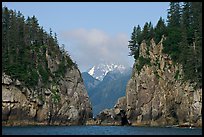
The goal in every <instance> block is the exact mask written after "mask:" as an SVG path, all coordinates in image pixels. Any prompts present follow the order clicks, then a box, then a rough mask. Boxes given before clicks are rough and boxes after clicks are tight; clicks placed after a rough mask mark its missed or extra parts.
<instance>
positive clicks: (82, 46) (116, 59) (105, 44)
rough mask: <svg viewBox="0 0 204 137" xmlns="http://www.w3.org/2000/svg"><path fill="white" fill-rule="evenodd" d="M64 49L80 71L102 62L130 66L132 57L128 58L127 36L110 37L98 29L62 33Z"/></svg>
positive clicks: (121, 34)
mask: <svg viewBox="0 0 204 137" xmlns="http://www.w3.org/2000/svg"><path fill="white" fill-rule="evenodd" d="M60 35H61V37H62V39H63V41H65V42H67V43H68V44H66V43H65V46H66V47H65V48H66V50H68V52H69V53H70V55H71V57H72V59H73V60H75V61H76V62H77V64H78V66H79V67H80V68H81V70H82V71H85V70H87V69H88V68H90V67H91V66H93V65H95V64H98V63H101V62H102V61H104V62H111V63H112V62H113V63H119V64H124V65H128V66H132V63H133V57H129V56H128V53H129V49H128V47H127V45H128V40H129V38H128V36H127V34H124V33H120V34H117V35H115V36H110V35H108V34H107V33H105V32H103V31H101V30H98V29H90V30H87V29H83V28H81V29H74V30H67V31H64V32H62V33H61V34H60Z"/></svg>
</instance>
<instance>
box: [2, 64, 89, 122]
mask: <svg viewBox="0 0 204 137" xmlns="http://www.w3.org/2000/svg"><path fill="white" fill-rule="evenodd" d="M89 118H92V107H91V103H90V101H89V97H88V94H87V91H86V89H85V86H84V84H83V80H82V78H81V74H80V72H79V70H78V69H77V68H75V67H74V66H73V67H72V68H70V69H67V71H66V74H65V76H64V77H63V78H61V79H60V81H59V84H58V85H56V84H50V87H48V88H37V89H35V88H33V89H31V88H28V87H24V86H22V85H21V82H20V81H18V80H13V79H11V78H10V77H9V76H8V75H6V74H5V73H2V124H3V125H79V124H84V123H85V122H86V120H88V119H89Z"/></svg>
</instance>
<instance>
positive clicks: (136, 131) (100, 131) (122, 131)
mask: <svg viewBox="0 0 204 137" xmlns="http://www.w3.org/2000/svg"><path fill="white" fill-rule="evenodd" d="M2 134H3V135H202V128H175V127H135V126H14V127H2Z"/></svg>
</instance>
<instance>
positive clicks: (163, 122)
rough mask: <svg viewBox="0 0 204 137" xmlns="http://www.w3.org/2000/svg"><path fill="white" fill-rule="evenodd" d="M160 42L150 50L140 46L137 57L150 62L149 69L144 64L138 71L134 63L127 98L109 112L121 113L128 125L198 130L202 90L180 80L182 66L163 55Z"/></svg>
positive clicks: (200, 121) (152, 41) (152, 43)
mask: <svg viewBox="0 0 204 137" xmlns="http://www.w3.org/2000/svg"><path fill="white" fill-rule="evenodd" d="M162 42H163V38H162V40H161V41H160V42H159V43H158V44H157V45H156V44H155V42H154V40H151V41H150V46H149V47H147V45H146V43H145V42H143V43H142V44H141V46H140V51H139V52H140V54H139V55H140V57H143V58H149V59H150V65H148V64H145V65H144V66H142V69H141V70H137V65H138V64H139V62H138V60H137V62H136V63H135V64H134V67H133V72H132V77H131V79H130V80H129V82H128V84H127V88H126V96H125V97H122V98H120V99H119V100H118V102H117V103H116V105H115V107H114V108H113V109H110V110H109V111H110V112H114V113H113V114H115V115H117V114H119V113H120V112H121V110H124V111H125V115H126V118H127V121H128V123H129V124H132V125H148V126H175V125H176V126H196V127H200V126H202V88H200V89H194V88H193V84H195V83H190V82H189V81H183V80H182V77H183V75H184V73H183V69H182V66H181V65H180V64H175V63H173V61H172V60H171V58H170V57H169V56H168V55H167V54H164V53H162V50H163V44H162ZM109 111H107V110H106V111H103V112H102V113H100V115H99V118H100V119H101V120H102V121H105V120H104V119H102V118H101V117H102V116H104V113H105V112H106V113H105V114H106V117H107V115H108V116H112V117H114V115H113V114H110V113H108V112H109ZM102 114H103V115H102ZM103 118H104V117H103ZM109 121H110V120H109ZM112 125H114V122H112Z"/></svg>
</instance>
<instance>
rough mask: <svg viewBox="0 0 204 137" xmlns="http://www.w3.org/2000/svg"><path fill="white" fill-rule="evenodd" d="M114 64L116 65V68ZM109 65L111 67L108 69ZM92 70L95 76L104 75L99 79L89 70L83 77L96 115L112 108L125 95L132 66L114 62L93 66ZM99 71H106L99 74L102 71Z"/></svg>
mask: <svg viewBox="0 0 204 137" xmlns="http://www.w3.org/2000/svg"><path fill="white" fill-rule="evenodd" d="M101 66H103V67H101ZM111 66H112V67H111ZM114 66H116V67H115V68H114ZM108 67H109V69H107V68H108ZM100 69H101V70H100ZM90 70H91V69H90ZM90 70H89V72H90ZM92 70H94V71H91V72H93V73H91V74H93V75H95V76H96V74H98V75H97V76H98V77H100V76H101V77H100V78H102V77H103V80H102V81H99V80H97V79H95V78H93V77H92V76H91V75H90V74H89V73H87V72H84V73H82V77H83V79H84V83H85V86H86V89H87V91H88V94H89V97H90V100H91V103H92V107H93V115H94V116H96V115H97V114H99V112H100V111H102V110H104V109H106V108H112V107H113V106H114V105H115V103H116V101H117V100H118V98H120V97H122V96H125V89H126V85H127V82H128V80H129V79H130V77H131V72H132V68H130V67H129V68H126V67H124V66H122V65H114V64H112V65H100V66H95V67H92ZM108 70H110V71H108ZM97 72H105V73H101V74H102V75H99V74H100V73H97ZM105 74H106V75H105Z"/></svg>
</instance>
